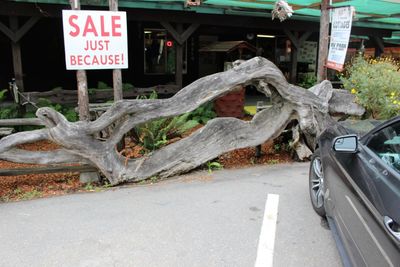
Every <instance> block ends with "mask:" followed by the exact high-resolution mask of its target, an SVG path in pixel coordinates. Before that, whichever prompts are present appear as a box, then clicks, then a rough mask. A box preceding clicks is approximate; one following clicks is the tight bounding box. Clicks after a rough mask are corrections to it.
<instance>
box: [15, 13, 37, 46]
mask: <svg viewBox="0 0 400 267" xmlns="http://www.w3.org/2000/svg"><path fill="white" fill-rule="evenodd" d="M39 19H40V18H39V17H30V18H29V20H28V21H27V22H25V24H24V25H23V26H22V27H21V28H19V29H18V31H17V32H16V41H17V42H18V41H19V40H20V39H21V38H22V37H24V35H25V34H26V33H27V32H28V31H29V30H30V29H31V28H32V27H33V26H34V25H35V24H36V22H38V21H39Z"/></svg>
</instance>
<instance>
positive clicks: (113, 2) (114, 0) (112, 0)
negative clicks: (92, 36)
mask: <svg viewBox="0 0 400 267" xmlns="http://www.w3.org/2000/svg"><path fill="white" fill-rule="evenodd" d="M108 4H109V6H110V11H118V0H109V1H108ZM113 88H114V101H118V100H121V99H123V97H124V95H123V93H122V74H121V69H114V70H113Z"/></svg>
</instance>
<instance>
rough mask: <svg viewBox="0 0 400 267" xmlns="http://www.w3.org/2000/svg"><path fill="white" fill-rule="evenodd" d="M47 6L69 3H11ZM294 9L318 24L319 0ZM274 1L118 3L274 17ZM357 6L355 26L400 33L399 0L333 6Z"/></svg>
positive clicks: (297, 1)
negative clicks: (272, 11)
mask: <svg viewBox="0 0 400 267" xmlns="http://www.w3.org/2000/svg"><path fill="white" fill-rule="evenodd" d="M8 1H11V2H31V3H48V4H67V5H68V4H69V0H8ZM287 2H288V3H289V5H290V6H292V8H293V10H294V15H293V16H292V18H290V19H291V20H308V21H318V20H319V16H320V3H321V1H320V0H287ZM81 4H82V5H85V4H88V5H93V6H96V5H98V6H99V5H100V6H106V5H108V0H81ZM274 4H275V0H201V4H200V5H199V6H187V5H186V0H139V1H138V0H119V6H120V7H121V8H146V9H163V10H180V11H187V12H196V13H205V14H229V15H239V16H258V17H271V10H272V9H273V8H274ZM349 5H351V6H354V7H355V10H356V16H355V21H354V22H353V25H354V26H359V27H369V28H381V29H390V30H400V0H332V6H333V7H340V6H349Z"/></svg>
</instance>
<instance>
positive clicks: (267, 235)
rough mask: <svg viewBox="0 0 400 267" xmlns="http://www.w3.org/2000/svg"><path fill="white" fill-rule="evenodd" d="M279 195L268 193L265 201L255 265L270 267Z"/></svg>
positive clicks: (272, 256)
mask: <svg viewBox="0 0 400 267" xmlns="http://www.w3.org/2000/svg"><path fill="white" fill-rule="evenodd" d="M278 205H279V195H275V194H268V198H267V202H266V203H265V211H264V219H263V224H262V226H261V233H260V239H259V241H258V250H257V259H256V264H255V267H272V266H273V259H274V244H275V232H276V221H277V218H278Z"/></svg>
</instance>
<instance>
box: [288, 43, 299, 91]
mask: <svg viewBox="0 0 400 267" xmlns="http://www.w3.org/2000/svg"><path fill="white" fill-rule="evenodd" d="M298 51H299V50H298V49H297V47H296V46H295V45H292V49H291V53H290V61H291V63H292V64H291V68H290V82H291V83H296V81H297V61H298V60H297V58H298V54H299V53H298Z"/></svg>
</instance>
